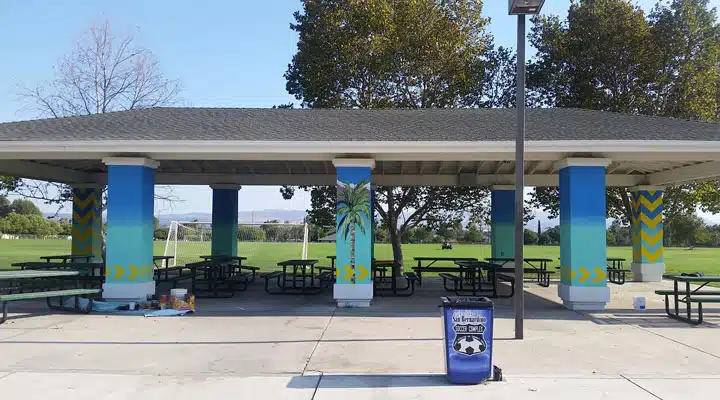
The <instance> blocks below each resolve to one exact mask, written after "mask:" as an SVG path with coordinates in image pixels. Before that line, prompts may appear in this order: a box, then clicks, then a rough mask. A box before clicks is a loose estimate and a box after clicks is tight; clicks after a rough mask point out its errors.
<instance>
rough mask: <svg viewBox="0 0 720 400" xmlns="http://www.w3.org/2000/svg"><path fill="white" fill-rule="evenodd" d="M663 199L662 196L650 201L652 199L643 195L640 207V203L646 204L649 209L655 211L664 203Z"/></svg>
mask: <svg viewBox="0 0 720 400" xmlns="http://www.w3.org/2000/svg"><path fill="white" fill-rule="evenodd" d="M662 201H663V198H662V196H660V197H658V198H657V199H655V200H654V201H650V200H648V198H647V197H643V196H641V197H640V202H639V203H638V208H639V206H640V205H644V206H645V207H647V208H648V210H650V211H655V210H656V209H657V208H658V207H660V206H661V205H662Z"/></svg>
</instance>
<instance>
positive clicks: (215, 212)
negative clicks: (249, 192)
mask: <svg viewBox="0 0 720 400" xmlns="http://www.w3.org/2000/svg"><path fill="white" fill-rule="evenodd" d="M211 188H212V190H213V200H212V248H211V254H212V255H214V256H232V257H235V256H237V255H238V190H239V189H240V187H239V186H238V185H212V186H211Z"/></svg>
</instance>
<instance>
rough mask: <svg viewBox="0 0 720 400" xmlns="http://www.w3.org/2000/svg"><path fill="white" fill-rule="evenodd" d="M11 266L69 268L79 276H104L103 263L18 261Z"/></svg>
mask: <svg viewBox="0 0 720 400" xmlns="http://www.w3.org/2000/svg"><path fill="white" fill-rule="evenodd" d="M11 266H13V267H16V268H20V270H35V271H63V270H71V271H77V272H79V273H80V275H81V276H94V277H104V276H105V264H103V263H64V262H59V263H47V262H32V261H30V262H18V263H13V264H11Z"/></svg>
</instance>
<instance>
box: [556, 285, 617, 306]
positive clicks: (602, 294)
mask: <svg viewBox="0 0 720 400" xmlns="http://www.w3.org/2000/svg"><path fill="white" fill-rule="evenodd" d="M558 296H560V298H561V299H562V300H563V305H564V306H565V308H568V309H570V310H573V311H603V310H604V309H605V306H607V303H609V302H610V288H609V287H607V286H571V285H566V284H564V283H560V284H559V285H558Z"/></svg>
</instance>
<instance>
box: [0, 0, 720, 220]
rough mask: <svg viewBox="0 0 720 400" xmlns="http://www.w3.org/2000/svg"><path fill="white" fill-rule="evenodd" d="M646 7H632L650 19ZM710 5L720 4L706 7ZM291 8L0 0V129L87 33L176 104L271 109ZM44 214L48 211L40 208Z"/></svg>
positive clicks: (556, 8)
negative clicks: (140, 69)
mask: <svg viewBox="0 0 720 400" xmlns="http://www.w3.org/2000/svg"><path fill="white" fill-rule="evenodd" d="M654 3H655V1H653V0H640V1H638V4H640V5H641V6H642V7H644V8H645V9H646V10H649V9H650V8H651V7H652V5H653V4H654ZM711 3H713V4H714V5H715V6H719V5H720V0H712V1H711ZM569 4H570V1H569V0H547V1H546V5H545V8H544V9H543V12H544V13H554V14H561V15H565V14H566V12H567V8H568V6H569ZM300 7H301V2H300V1H299V0H268V1H249V0H242V1H238V0H235V1H229V0H226V1H200V2H198V1H187V0H182V1H181V0H176V1H147V0H145V1H139V0H125V1H122V2H120V1H114V2H109V1H97V0H93V1H89V0H83V1H80V0H75V1H72V2H65V1H47V0H45V1H38V0H23V1H14V0H0V54H2V57H0V59H1V60H2V62H1V63H0V122H3V121H12V120H22V119H33V118H35V117H37V116H36V115H34V114H33V113H32V112H30V111H29V110H27V109H25V110H24V109H23V108H24V107H23V106H24V105H25V104H24V103H23V102H22V100H20V99H19V98H18V96H17V92H18V89H17V87H18V85H20V84H25V85H28V86H35V85H37V84H39V83H42V82H44V81H47V80H50V79H52V77H53V68H54V66H55V65H56V63H57V61H58V60H59V59H60V58H61V57H62V56H63V55H64V54H66V53H68V52H69V51H70V50H71V49H72V47H73V45H74V43H75V42H76V41H77V40H78V39H79V38H80V36H81V35H82V34H83V33H84V32H85V31H86V30H87V28H88V27H89V26H90V25H91V24H93V23H98V22H102V21H104V20H108V21H109V22H110V25H111V27H112V29H113V31H114V32H115V33H116V34H117V35H118V36H122V35H125V34H128V33H131V34H133V35H134V37H135V39H136V41H137V43H138V44H141V45H142V46H144V47H147V48H149V49H150V50H152V51H153V52H154V53H155V55H156V57H157V59H158V60H159V61H160V67H161V69H162V71H163V72H164V74H165V75H166V76H167V77H170V78H177V79H179V80H180V82H181V84H182V87H183V91H182V94H181V95H182V99H183V105H186V106H207V107H214V106H223V107H271V106H273V105H275V104H281V103H286V102H289V101H295V102H296V103H297V101H296V100H294V99H293V98H292V97H291V96H289V95H288V94H287V92H286V91H285V79H284V78H283V73H284V72H285V70H286V68H287V64H288V63H289V62H290V60H291V58H292V55H293V54H294V52H295V45H296V40H297V36H296V34H295V33H294V32H293V31H291V30H290V28H289V24H290V22H292V21H293V16H292V14H293V12H295V11H298V10H299V9H300ZM485 13H486V15H487V16H489V17H490V18H491V26H490V31H491V32H492V34H493V35H494V36H495V38H496V42H497V43H498V44H501V45H504V46H510V47H515V42H516V39H515V29H516V24H515V21H514V19H513V18H512V17H510V16H508V15H507V1H506V0H486V1H485ZM176 194H177V195H179V196H180V197H181V198H182V199H183V202H180V203H176V204H174V205H173V207H172V210H171V209H169V208H168V206H167V205H160V204H158V210H157V211H158V212H160V213H168V212H171V211H172V212H177V213H185V212H208V211H209V210H210V204H211V196H210V189H209V188H207V187H177V188H176ZM308 205H309V196H304V195H301V196H298V197H296V199H295V200H293V201H285V200H282V198H281V197H280V195H279V193H278V188H277V187H246V188H243V190H242V191H241V194H240V207H239V208H240V209H241V210H253V209H255V210H260V209H306V208H307V207H308ZM45 209H46V210H47V208H45Z"/></svg>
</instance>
